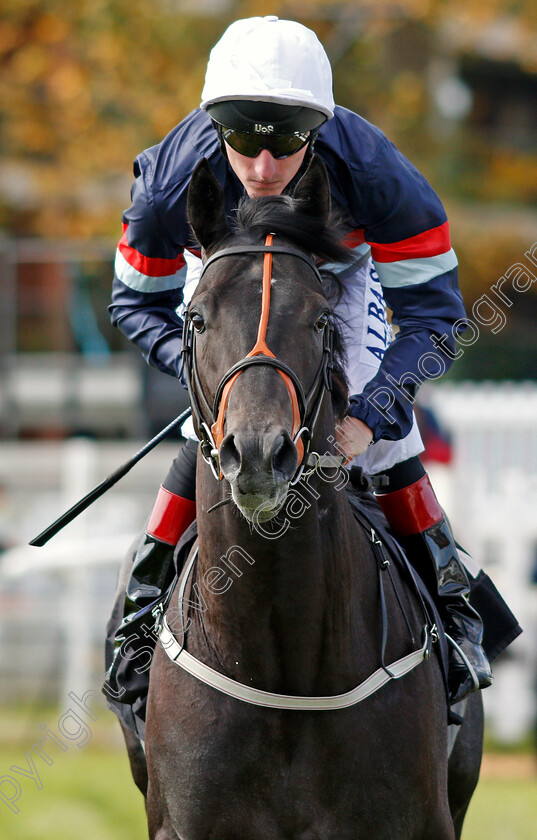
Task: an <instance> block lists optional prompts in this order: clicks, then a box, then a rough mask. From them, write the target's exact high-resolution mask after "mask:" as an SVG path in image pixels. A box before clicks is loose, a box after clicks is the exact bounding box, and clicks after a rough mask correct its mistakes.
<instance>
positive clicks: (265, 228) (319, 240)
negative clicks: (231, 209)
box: [233, 195, 352, 263]
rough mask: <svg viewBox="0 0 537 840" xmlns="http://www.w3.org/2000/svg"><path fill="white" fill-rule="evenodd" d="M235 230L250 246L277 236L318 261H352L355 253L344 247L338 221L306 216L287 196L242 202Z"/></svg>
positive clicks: (269, 196)
mask: <svg viewBox="0 0 537 840" xmlns="http://www.w3.org/2000/svg"><path fill="white" fill-rule="evenodd" d="M233 227H234V231H233V232H234V233H235V234H236V235H238V236H240V237H241V238H242V237H244V239H245V241H248V242H252V241H260V240H261V239H262V238H263V237H264V236H266V235H267V234H268V233H274V234H276V235H277V236H282V237H284V238H285V239H287V240H288V241H289V242H292V243H293V245H296V246H297V248H301V249H302V250H303V251H306V252H307V253H309V254H312V255H313V256H315V257H318V258H319V259H322V260H326V261H329V262H338V263H348V262H350V261H351V260H352V253H351V252H350V251H349V249H348V248H346V247H345V246H344V245H342V244H341V238H342V235H343V234H342V231H341V229H340V226H339V224H338V221H337V220H336V218H335V217H330V218H329V219H328V221H326V220H325V219H324V218H320V217H319V216H313V215H312V214H311V213H310V212H308V213H304V212H302V211H301V207H300V202H299V201H297V200H296V199H293V198H291V196H288V195H267V196H264V197H262V198H242V199H241V201H240V202H239V206H238V207H237V211H236V217H235V223H234V226H233Z"/></svg>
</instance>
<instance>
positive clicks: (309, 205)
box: [184, 157, 349, 521]
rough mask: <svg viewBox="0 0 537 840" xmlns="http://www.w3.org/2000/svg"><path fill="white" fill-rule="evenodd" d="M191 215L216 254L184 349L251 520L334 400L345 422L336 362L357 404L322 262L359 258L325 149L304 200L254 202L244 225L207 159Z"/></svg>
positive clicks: (218, 452)
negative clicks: (230, 210)
mask: <svg viewBox="0 0 537 840" xmlns="http://www.w3.org/2000/svg"><path fill="white" fill-rule="evenodd" d="M188 214H189V219H190V223H191V226H192V229H193V231H194V234H195V236H196V238H197V240H198V242H199V243H200V244H201V246H202V249H203V259H204V268H203V272H202V276H201V279H200V282H199V284H198V286H197V289H196V292H195V294H194V296H193V298H192V300H191V302H190V305H189V308H188V313H187V318H186V323H185V338H186V341H185V348H186V349H185V350H184V353H185V367H186V371H187V379H188V380H189V390H190V397H191V403H192V408H193V415H194V420H195V424H196V426H197V432H198V435H199V436H200V439H201V441H202V453H203V454H204V457H205V459H206V460H208V461H209V462H210V463H211V465H212V466H213V471H214V472H215V475H217V477H220V478H222V477H223V478H225V479H226V480H227V481H228V482H229V484H230V486H231V491H232V498H233V501H234V502H235V504H236V505H237V507H238V508H239V510H240V511H241V512H242V513H243V515H244V516H245V517H246V518H247V519H250V520H252V519H254V517H256V518H257V521H263V520H267V519H271V518H272V517H274V516H275V515H276V513H277V512H278V511H279V510H280V509H281V508H282V506H283V505H284V503H285V500H286V496H287V493H288V490H289V487H290V484H291V483H292V482H293V481H295V480H296V478H297V476H298V475H299V474H300V469H301V467H302V468H303V464H304V460H305V457H306V454H307V451H308V447H309V445H310V441H311V439H312V437H313V436H315V437H316V438H317V439H318V438H319V436H320V435H322V431H321V427H322V426H323V425H324V423H323V422H319V418H320V417H323V416H324V414H325V412H326V408H327V406H330V411H331V416H332V425H333V410H332V406H331V403H330V400H329V399H326V398H325V395H326V390H327V389H328V388H330V379H331V375H332V372H333V369H334V366H335V368H336V373H339V376H338V388H337V389H336V391H334V393H335V394H336V395H337V398H338V401H339V405H338V408H339V409H342V408H343V407H344V406H345V405H346V390H345V386H344V377H343V375H342V371H341V367H340V366H339V365H338V364H337V362H335V361H334V349H333V334H334V323H333V315H332V312H331V306H330V303H329V292H328V290H327V281H326V278H323V277H321V275H320V273H319V271H318V269H317V266H316V263H315V260H314V258H315V257H319V258H324V259H328V260H330V261H342V260H348V253H349V252H348V251H347V249H345V248H343V246H341V245H340V244H339V236H338V235H337V234H336V232H335V231H334V230H333V228H332V227H331V226H330V190H329V183H328V177H327V174H326V169H325V167H324V164H323V163H322V161H321V160H320V159H319V158H316V157H313V159H312V161H311V163H310V165H309V167H308V169H307V171H306V173H305V174H304V175H303V177H302V178H301V180H300V181H299V183H298V184H297V186H296V188H295V190H294V193H293V196H292V197H290V196H267V197H264V198H257V199H244V200H243V201H242V202H241V203H240V205H239V208H238V210H237V215H236V220H235V224H234V225H233V228H230V227H229V226H228V223H227V220H226V212H225V202H224V195H223V192H222V189H221V187H220V185H219V184H218V182H217V180H216V179H215V178H214V176H213V175H212V173H211V171H210V168H209V165H208V164H207V162H206V161H205V160H203V161H201V162H200V164H198V166H197V167H196V170H195V171H194V173H193V175H192V179H191V184H190V189H189V195H188ZM325 437H326V434H325ZM315 442H317V441H315ZM327 449H329V447H328V445H327V444H326V445H325V451H326V450H327Z"/></svg>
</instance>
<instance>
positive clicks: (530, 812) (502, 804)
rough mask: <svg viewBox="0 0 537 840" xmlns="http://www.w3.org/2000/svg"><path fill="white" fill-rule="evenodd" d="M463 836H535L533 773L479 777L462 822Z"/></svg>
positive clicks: (486, 839)
mask: <svg viewBox="0 0 537 840" xmlns="http://www.w3.org/2000/svg"><path fill="white" fill-rule="evenodd" d="M462 837H463V840H535V838H536V837H537V776H533V778H530V779H513V780H510V779H509V778H499V779H496V778H495V779H489V778H486V777H484V778H482V779H481V780H480V782H479V784H478V786H477V790H476V792H475V794H474V797H473V799H472V802H471V803H470V808H469V810H468V814H467V817H466V821H465V823H464V831H463V834H462Z"/></svg>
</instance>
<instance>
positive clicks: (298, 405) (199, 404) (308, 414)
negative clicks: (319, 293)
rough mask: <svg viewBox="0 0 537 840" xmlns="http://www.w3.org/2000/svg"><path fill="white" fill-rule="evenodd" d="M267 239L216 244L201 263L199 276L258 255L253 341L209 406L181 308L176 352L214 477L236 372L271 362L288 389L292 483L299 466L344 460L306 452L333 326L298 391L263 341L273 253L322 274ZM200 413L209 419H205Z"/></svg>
mask: <svg viewBox="0 0 537 840" xmlns="http://www.w3.org/2000/svg"><path fill="white" fill-rule="evenodd" d="M273 243H274V235H273V234H271V233H270V234H268V235H267V237H266V239H265V243H264V245H250V246H248V247H247V248H244V247H239V246H235V247H230V248H222V249H221V250H220V251H217V252H216V253H215V254H213V255H212V256H211V257H209V259H208V260H207V262H206V263H205V265H204V266H203V270H202V272H201V276H200V280H201V278H202V277H203V275H204V274H205V272H206V271H207V269H208V268H209V266H210V265H212V264H213V263H214V262H216V261H217V260H220V259H222V258H223V257H230V256H238V255H240V256H244V254H250V253H262V254H263V255H264V256H263V280H262V284H263V285H262V296H261V315H260V319H259V325H258V330H257V338H256V342H255V344H254V346H253V347H252V349H251V350H250V352H249V353H248V354H247V355H246V356H245V357H244V358H243V359H241V360H240V361H238V362H237V363H236V364H234V365H232V367H231V368H229V370H228V371H227V372H226V373H225V374H224V375H223V377H222V379H221V380H220V382H219V384H218V387H217V388H216V392H215V396H214V400H213V405H212V406H210V405H209V401H208V399H207V397H206V396H205V394H204V392H203V388H202V386H201V382H200V378H199V373H198V367H197V362H196V338H195V336H196V331H195V329H194V325H193V322H192V318H191V317H190V313H189V312H187V314H186V317H185V328H184V332H183V348H182V351H181V354H182V357H183V369H184V371H185V376H186V380H187V386H188V392H189V396H190V403H191V406H192V415H193V418H194V421H195V423H196V425H197V427H198V429H199V437H200V450H201V454H202V457H203V459H204V461H205V462H206V463H208V464H209V466H210V467H211V470H212V472H213V475H214V476H215V478H216V479H217V480H221V479H222V478H223V476H222V473H221V471H220V461H219V451H220V446H221V444H222V441H223V439H224V424H225V416H226V409H227V405H228V401H229V396H230V394H231V390H232V388H233V386H234V385H235V383H236V381H237V379H238V377H239V376H240V374H241V373H242V372H243V371H244V370H245V369H246V368H248V367H252V366H254V365H265V366H267V365H268V366H269V367H273V368H275V369H276V370H277V371H278V373H279V374H280V376H281V377H282V379H283V381H284V383H285V386H286V388H287V392H288V394H289V398H290V401H291V408H292V417H293V420H292V429H291V436H292V439H293V443H294V445H295V446H296V448H297V452H298V467H297V471H296V474H295V476H294V477H293V479H292V481H291V484H295V483H296V482H297V481H298V480H299V478H300V477H301V476H302V475H303V473H304V468H305V467H309V468H311V470H312V471H313V470H315V469H317V468H318V467H320V466H329V467H334V466H341V465H342V463H343V460H344V459H343V457H340V456H334V455H319V454H318V453H315V452H309V446H310V441H311V438H312V435H313V431H314V428H315V424H316V422H317V418H318V416H319V411H320V408H321V402H322V399H323V396H324V392H325V391H330V390H331V388H332V381H331V371H332V347H333V332H334V325H333V322H332V320H331V319H330V318H329V319H328V321H327V323H326V325H325V326H324V328H323V352H322V358H321V363H320V366H319V369H318V371H317V374H316V376H315V379H314V381H313V384H312V386H311V388H310V390H309V391H308V393H307V394H306V393H304V389H303V387H302V384H301V382H300V380H299V379H298V377H297V375H296V374H295V373H294V371H293V370H292V369H291V368H290V367H289V366H288V365H286V364H285V363H284V362H281V361H280V360H279V359H277V358H276V356H275V355H274V353H273V352H272V351H271V350H270V348H269V347H268V345H267V341H266V338H267V329H268V322H269V315H270V297H271V282H272V256H273V254H289V255H290V256H293V257H296V258H297V259H300V260H302V262H305V263H306V264H307V265H308V266H309V267H310V268H311V270H312V271H313V273H314V275H315V278H316V279H317V280H318V282H319V284H320V285H321V286H322V278H321V275H320V273H319V270H318V268H317V266H316V265H315V263H314V262H313V260H311V259H310V257H308V256H307V254H305V253H304V252H302V251H300V250H298V249H296V248H293V247H291V246H287V245H278V246H274V244H273ZM206 417H207V418H209V419H208V420H206V419H205V418H206Z"/></svg>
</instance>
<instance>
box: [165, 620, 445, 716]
mask: <svg viewBox="0 0 537 840" xmlns="http://www.w3.org/2000/svg"><path fill="white" fill-rule="evenodd" d="M423 637H424V641H423V645H422V647H421V648H419V650H415V651H413V652H412V653H409V654H408V655H407V656H403V658H402V659H398V660H397V662H394V663H392V665H389V666H388V668H387V670H384V669H383V668H379V669H378V671H375V673H374V674H371V676H370V677H368V678H367V679H366V680H364V682H363V683H361V684H360V685H358V686H356V688H353V689H352V690H351V691H347V692H345V694H335V695H332V696H329V697H300V696H294V695H291V694H273V693H272V692H271V691H262V690H261V689H259V688H252V687H251V686H249V685H244V684H243V683H240V682H236V680H232V679H231V678H230V677H226V676H224V674H220V673H219V672H218V671H215V670H214V669H213V668H209V666H208V665H204V664H203V662H200V661H199V659H196V658H195V657H194V656H192V655H191V654H190V653H188V651H186V650H185V649H184V648H182V647H181V645H180V644H179V642H178V641H177V639H176V638H175V636H174V635H173V634H172V632H171V631H170V628H169V626H168V623H167V621H166V618H165V617H164V618H163V620H162V625H161V628H160V643H161V645H162V647H163V648H164V650H165V651H166V653H167V654H168V656H169V657H170V659H171V660H172V661H173V662H176V663H177V665H180V666H181V668H183V669H184V670H185V671H187V672H188V673H189V674H192V676H194V677H196V678H197V679H198V680H201V682H203V683H205V684H206V685H210V686H212V688H216V689H217V690H218V691H222V692H223V693H224V694H227V695H228V696H229V697H235V698H236V699H237V700H243V701H244V702H245V703H253V704H254V705H255V706H266V707H268V708H271V709H295V710H304V711H324V710H329V709H331V710H335V709H346V708H347V707H348V706H354V705H355V704H356V703H360V701H361V700H365V698H366V697H369V696H370V695H371V694H374V693H375V692H376V691H378V690H379V688H382V686H383V685H385V684H386V683H387V682H389V681H390V680H392V679H399V678H400V677H403V676H404V675H405V674H408V673H409V671H412V670H413V669H414V668H416V667H417V666H418V665H419V664H420V662H423V660H424V659H428V658H429V650H430V642H431V637H430V633H429V629H428V627H426V626H425V627H424V628H423ZM388 671H389V673H388Z"/></svg>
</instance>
